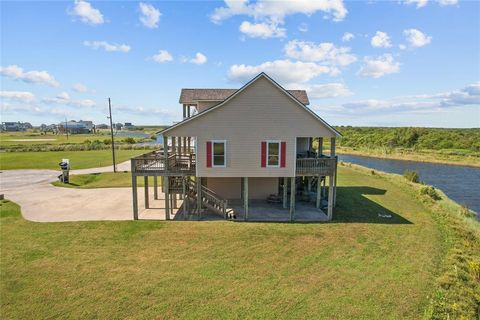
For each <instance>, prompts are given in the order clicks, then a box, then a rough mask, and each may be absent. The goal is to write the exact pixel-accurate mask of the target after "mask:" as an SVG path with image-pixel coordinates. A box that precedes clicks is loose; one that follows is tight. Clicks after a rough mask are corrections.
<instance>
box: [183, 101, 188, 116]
mask: <svg viewBox="0 0 480 320" xmlns="http://www.w3.org/2000/svg"><path fill="white" fill-rule="evenodd" d="M186 117H187V105H186V104H183V119H185V118H186Z"/></svg>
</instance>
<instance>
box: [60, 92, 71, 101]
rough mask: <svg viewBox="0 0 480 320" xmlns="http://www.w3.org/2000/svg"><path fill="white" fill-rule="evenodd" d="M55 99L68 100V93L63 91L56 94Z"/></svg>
mask: <svg viewBox="0 0 480 320" xmlns="http://www.w3.org/2000/svg"><path fill="white" fill-rule="evenodd" d="M57 99H60V100H66V101H68V100H70V95H69V94H68V93H67V92H65V91H63V92H60V93H59V94H57Z"/></svg>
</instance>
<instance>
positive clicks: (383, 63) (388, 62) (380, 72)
mask: <svg viewBox="0 0 480 320" xmlns="http://www.w3.org/2000/svg"><path fill="white" fill-rule="evenodd" d="M364 61H365V64H364V65H363V66H362V67H361V68H360V70H359V71H358V73H357V74H358V75H359V76H363V77H373V78H380V77H383V76H384V75H387V74H392V73H397V72H399V71H400V63H398V62H396V61H395V60H394V59H393V56H392V55H391V54H384V55H382V56H379V57H376V58H372V57H365V59H364Z"/></svg>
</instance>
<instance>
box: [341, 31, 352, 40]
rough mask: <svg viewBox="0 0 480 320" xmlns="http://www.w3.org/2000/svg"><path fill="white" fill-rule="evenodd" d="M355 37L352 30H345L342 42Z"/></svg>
mask: <svg viewBox="0 0 480 320" xmlns="http://www.w3.org/2000/svg"><path fill="white" fill-rule="evenodd" d="M354 38H355V35H354V34H353V33H350V32H345V33H344V34H343V36H342V42H349V41H351V40H353V39H354Z"/></svg>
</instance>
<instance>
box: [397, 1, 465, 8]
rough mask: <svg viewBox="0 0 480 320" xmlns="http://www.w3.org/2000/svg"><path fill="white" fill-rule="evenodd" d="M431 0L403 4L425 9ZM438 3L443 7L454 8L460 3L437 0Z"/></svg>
mask: <svg viewBox="0 0 480 320" xmlns="http://www.w3.org/2000/svg"><path fill="white" fill-rule="evenodd" d="M428 2H429V0H404V1H403V3H404V4H407V5H416V6H417V9H418V8H423V7H425V6H426V5H427V4H428ZM436 2H437V3H438V4H439V5H440V6H442V7H446V6H454V5H456V4H457V3H458V0H436Z"/></svg>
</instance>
